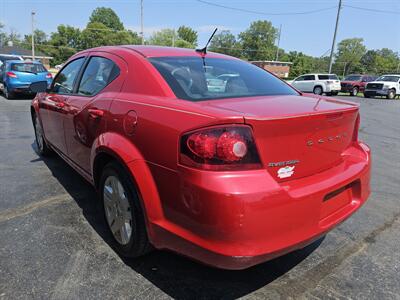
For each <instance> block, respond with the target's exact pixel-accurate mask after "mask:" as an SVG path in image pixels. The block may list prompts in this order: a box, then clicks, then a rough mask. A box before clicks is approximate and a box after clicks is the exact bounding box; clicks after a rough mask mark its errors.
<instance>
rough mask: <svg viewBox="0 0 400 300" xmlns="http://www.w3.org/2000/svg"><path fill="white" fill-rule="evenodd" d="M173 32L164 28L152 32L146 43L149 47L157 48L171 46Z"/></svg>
mask: <svg viewBox="0 0 400 300" xmlns="http://www.w3.org/2000/svg"><path fill="white" fill-rule="evenodd" d="M174 36H175V32H174V30H173V29H169V28H165V29H161V30H159V31H156V32H154V33H153V34H152V35H151V36H150V38H149V39H148V40H147V42H148V43H149V44H150V45H158V46H172V44H173V43H174V39H175V37H174Z"/></svg>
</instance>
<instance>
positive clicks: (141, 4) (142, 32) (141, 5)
mask: <svg viewBox="0 0 400 300" xmlns="http://www.w3.org/2000/svg"><path fill="white" fill-rule="evenodd" d="M140 34H141V35H142V45H144V29H143V0H140Z"/></svg>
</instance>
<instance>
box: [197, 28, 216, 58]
mask: <svg viewBox="0 0 400 300" xmlns="http://www.w3.org/2000/svg"><path fill="white" fill-rule="evenodd" d="M217 30H218V28H215V30H214V32H213V33H212V35H211V36H210V38H209V39H208V42H207V44H206V46H205V47H204V48H201V49H196V52H201V53H203V54H206V53H207V47H208V44H209V43H210V42H211V40H212V38H213V37H214V35H215V33H216V32H217Z"/></svg>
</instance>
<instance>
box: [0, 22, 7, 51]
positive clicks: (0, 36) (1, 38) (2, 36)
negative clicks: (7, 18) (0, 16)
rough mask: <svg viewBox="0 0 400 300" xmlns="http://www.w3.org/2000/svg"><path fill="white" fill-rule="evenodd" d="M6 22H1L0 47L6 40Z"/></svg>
mask: <svg viewBox="0 0 400 300" xmlns="http://www.w3.org/2000/svg"><path fill="white" fill-rule="evenodd" d="M3 28H4V24H2V23H0V47H2V46H3V45H4V44H5V42H6V37H7V35H6V33H5V32H4V30H3Z"/></svg>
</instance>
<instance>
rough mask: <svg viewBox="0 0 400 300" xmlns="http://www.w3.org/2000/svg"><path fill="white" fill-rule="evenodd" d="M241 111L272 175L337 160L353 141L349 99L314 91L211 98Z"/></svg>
mask: <svg viewBox="0 0 400 300" xmlns="http://www.w3.org/2000/svg"><path fill="white" fill-rule="evenodd" d="M210 105H213V106H217V107H219V108H225V109H227V110H231V111H238V112H239V111H240V112H242V114H243V116H244V121H245V123H247V124H249V125H251V126H252V128H253V132H254V136H255V140H256V143H257V147H258V151H259V154H260V157H261V160H262V161H263V165H264V167H265V168H266V169H267V170H268V172H269V173H270V174H271V175H272V176H273V177H274V178H275V179H276V180H277V181H285V180H291V179H295V178H301V177H305V176H309V175H312V174H315V173H318V172H321V171H323V170H325V169H328V168H330V167H332V166H335V165H337V164H339V163H340V162H341V161H342V154H343V152H344V151H345V150H346V149H347V148H348V147H349V146H350V145H351V144H352V142H353V132H354V129H355V125H356V120H357V116H358V106H357V105H356V104H354V103H349V102H344V101H339V100H335V99H326V98H317V97H314V96H268V97H256V98H247V99H243V98H241V101H238V100H234V99H229V100H228V101H221V102H218V101H215V102H214V103H211V101H210Z"/></svg>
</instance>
